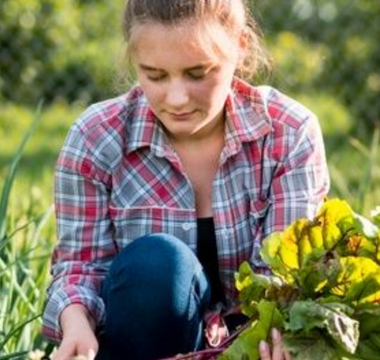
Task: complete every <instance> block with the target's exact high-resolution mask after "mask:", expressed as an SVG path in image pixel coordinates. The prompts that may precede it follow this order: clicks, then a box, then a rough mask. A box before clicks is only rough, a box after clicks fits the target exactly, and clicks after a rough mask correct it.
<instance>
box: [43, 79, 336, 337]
mask: <svg viewBox="0 0 380 360" xmlns="http://www.w3.org/2000/svg"><path fill="white" fill-rule="evenodd" d="M225 110H226V111H225V114H226V130H225V146H224V149H223V151H222V153H221V156H220V164H219V169H218V172H217V174H216V177H215V179H214V182H213V191H212V209H213V218H214V223H215V232H216V239H217V246H218V258H219V269H220V277H221V280H222V283H223V286H224V288H225V292H226V294H227V297H228V298H229V299H230V300H232V299H234V298H235V297H236V293H235V288H234V272H235V271H236V270H237V269H238V266H239V264H240V263H241V262H242V261H244V260H249V261H250V263H251V265H252V266H253V268H255V269H256V270H257V271H265V264H263V263H262V262H261V260H260V256H259V251H260V247H261V242H262V240H263V238H264V237H265V236H267V235H268V234H270V233H272V232H273V231H278V230H282V229H283V228H284V227H285V226H287V225H288V224H289V223H291V222H292V221H294V220H295V219H297V218H299V217H312V216H313V215H314V213H315V211H316V209H317V208H318V207H319V205H320V204H321V202H322V200H323V198H324V196H325V195H326V193H327V191H328V188H329V177H328V171H327V165H326V159H325V151H324V145H323V140H322V135H321V131H320V127H319V124H318V121H317V119H316V117H315V115H314V114H313V113H311V112H310V111H309V110H307V109H306V108H305V107H303V106H302V105H300V104H299V103H297V102H296V101H294V100H292V99H290V98H288V97H286V96H285V95H283V94H281V93H280V92H278V91H277V90H275V89H273V88H270V87H267V86H263V87H252V86H250V85H248V84H247V83H245V82H243V81H241V80H239V79H235V80H234V83H233V86H232V89H231V92H230V94H229V96H228V98H227V101H226V106H225ZM55 201H56V217H57V228H58V243H57V245H56V248H55V251H54V254H53V259H52V262H53V265H52V275H53V278H54V279H53V282H52V284H51V286H50V288H49V290H48V299H47V304H46V308H45V312H44V326H43V332H44V334H45V336H46V337H48V338H50V339H52V340H55V341H59V340H60V339H61V337H62V332H61V329H60V326H59V321H58V320H59V315H60V313H61V312H62V310H63V309H64V308H65V307H66V306H68V305H70V304H74V303H79V304H83V305H84V306H86V307H87V309H88V310H89V312H90V314H91V315H92V317H93V318H94V320H95V322H96V323H97V324H98V325H101V324H102V323H103V322H104V319H105V308H104V303H103V301H102V299H101V298H100V297H99V290H100V284H101V281H102V279H103V278H104V276H105V275H106V274H107V271H108V268H109V265H110V263H111V262H112V259H113V258H114V257H115V255H116V254H117V253H118V252H119V250H120V249H122V248H123V247H124V246H126V245H128V244H129V243H130V242H132V241H133V240H134V239H136V238H138V237H140V236H142V235H146V234H150V233H155V232H164V233H169V234H173V235H175V236H177V237H178V238H180V239H181V240H183V241H184V242H185V243H186V244H188V245H189V247H190V248H191V249H192V250H193V251H196V246H197V238H196V237H197V225H196V224H197V214H196V211H195V200H194V194H193V191H192V187H191V184H190V183H189V180H188V178H187V177H186V176H185V174H184V171H183V166H182V164H181V161H180V159H179V158H178V156H177V154H176V153H175V151H174V150H173V148H172V147H171V146H170V143H169V142H168V139H167V137H166V135H165V132H164V131H163V128H162V126H161V125H160V123H159V122H158V121H157V119H156V118H155V116H154V114H153V112H152V111H151V110H150V108H149V105H148V103H147V99H146V98H145V96H144V94H143V92H142V89H141V88H140V87H139V86H136V87H134V88H132V89H131V90H130V91H129V92H128V93H127V94H125V95H123V96H120V97H117V98H115V99H111V100H108V101H105V102H101V103H98V104H95V105H92V106H91V107H89V108H88V109H87V110H86V111H85V112H84V113H83V115H82V116H81V117H80V118H79V120H78V121H77V122H76V123H75V124H74V125H73V126H72V128H71V130H70V132H69V134H68V137H67V139H66V142H65V144H64V147H63V149H62V151H61V154H60V157H59V159H58V163H57V170H56V193H55Z"/></svg>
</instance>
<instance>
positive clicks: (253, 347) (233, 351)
mask: <svg viewBox="0 0 380 360" xmlns="http://www.w3.org/2000/svg"><path fill="white" fill-rule="evenodd" d="M257 308H258V314H259V316H258V319H257V321H255V322H254V323H253V324H252V327H251V328H248V329H246V330H244V331H243V332H242V333H241V334H240V335H239V337H238V338H237V340H235V341H234V342H233V343H232V345H231V346H230V347H229V348H228V349H227V350H226V351H225V352H224V353H223V354H222V355H221V356H220V357H219V358H218V360H241V359H246V360H259V359H260V354H259V343H260V341H261V340H268V335H269V333H270V330H271V328H273V327H276V328H277V329H281V328H282V327H283V317H282V315H281V313H280V312H279V310H278V309H277V308H276V303H275V302H270V301H265V300H261V301H260V302H259V304H258V307H257Z"/></svg>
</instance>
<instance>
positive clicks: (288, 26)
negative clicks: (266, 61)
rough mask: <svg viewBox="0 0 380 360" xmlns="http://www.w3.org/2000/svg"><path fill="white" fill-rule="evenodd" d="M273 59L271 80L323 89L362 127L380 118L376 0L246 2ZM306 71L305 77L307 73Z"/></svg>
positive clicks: (378, 7) (294, 87) (378, 9)
mask: <svg viewBox="0 0 380 360" xmlns="http://www.w3.org/2000/svg"><path fill="white" fill-rule="evenodd" d="M250 5H251V7H252V11H253V13H254V15H255V16H256V18H257V20H258V22H259V23H260V25H261V26H262V28H263V29H264V34H265V35H266V38H267V42H268V45H269V47H270V49H271V52H272V54H273V55H274V57H275V60H276V63H277V66H276V70H277V71H276V73H275V74H276V76H275V77H274V83H275V84H276V85H277V86H279V87H282V88H284V89H285V90H289V89H290V90H291V91H292V92H293V93H294V92H295V93H297V92H299V93H304V92H305V91H310V92H315V91H316V89H318V91H319V92H321V91H328V92H330V94H332V95H331V96H334V97H338V98H339V100H340V101H341V102H342V103H343V104H345V105H347V107H348V108H349V110H350V112H351V113H352V114H353V117H354V118H357V119H358V121H360V123H361V124H362V125H363V126H362V128H366V129H367V130H371V129H373V126H374V125H375V124H378V123H379V121H380V102H379V101H378V99H379V97H380V47H379V46H378V40H379V34H380V22H379V21H378V19H379V18H380V1H373V0H360V1H359V0H331V1H326V0H295V1H293V2H289V1H287V0H277V1H276V5H275V6H274V5H273V2H268V1H265V0H250ZM307 73H308V75H307Z"/></svg>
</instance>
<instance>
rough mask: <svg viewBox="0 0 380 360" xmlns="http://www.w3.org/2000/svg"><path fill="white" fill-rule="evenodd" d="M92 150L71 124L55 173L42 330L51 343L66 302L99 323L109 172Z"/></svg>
mask: <svg viewBox="0 0 380 360" xmlns="http://www.w3.org/2000/svg"><path fill="white" fill-rule="evenodd" d="M96 154H97V153H96V151H94V149H91V144H90V143H89V141H88V140H86V138H85V136H84V135H83V133H82V132H81V130H80V128H79V127H78V126H75V125H74V126H73V128H72V129H71V131H70V132H69V135H68V137H67V139H66V142H65V145H64V147H63V149H62V151H61V153H60V156H59V158H58V162H57V168H56V176H55V211H56V224H57V233H58V242H57V245H56V247H55V249H54V253H53V257H52V276H53V281H52V283H51V285H50V287H49V288H48V292H47V302H46V306H45V310H44V314H43V329H42V331H43V334H44V336H45V337H47V338H48V339H50V340H52V341H54V342H59V341H60V340H61V339H62V330H61V328H60V324H59V317H60V315H61V313H62V311H63V310H64V309H65V308H66V307H67V306H69V305H71V304H82V305H84V306H85V307H86V308H87V309H88V311H89V314H90V315H91V316H92V318H93V319H94V321H95V323H96V324H97V325H98V326H99V325H101V324H102V322H103V321H104V317H105V308H104V303H103V301H102V299H101V298H100V296H99V292H100V285H101V281H102V279H103V278H104V276H105V274H106V272H107V269H108V264H109V262H110V260H111V259H112V258H113V257H114V255H115V252H116V247H115V244H114V241H113V236H112V234H113V233H112V226H111V221H110V219H109V214H108V202H109V186H110V185H109V182H110V176H109V175H108V174H107V172H106V171H105V170H104V166H103V168H102V166H100V165H101V164H100V161H99V159H98V158H97V156H96ZM99 164H100V165H99Z"/></svg>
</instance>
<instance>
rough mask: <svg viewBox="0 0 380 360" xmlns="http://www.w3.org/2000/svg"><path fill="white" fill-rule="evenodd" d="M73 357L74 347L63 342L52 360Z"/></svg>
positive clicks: (64, 359) (65, 359) (63, 359)
mask: <svg viewBox="0 0 380 360" xmlns="http://www.w3.org/2000/svg"><path fill="white" fill-rule="evenodd" d="M75 355H76V354H75V349H74V347H73V346H71V345H70V344H66V343H64V342H63V343H62V344H61V346H60V347H59V348H58V350H57V351H56V352H55V353H54V354H53V356H52V360H68V359H70V358H72V357H73V356H75Z"/></svg>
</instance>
